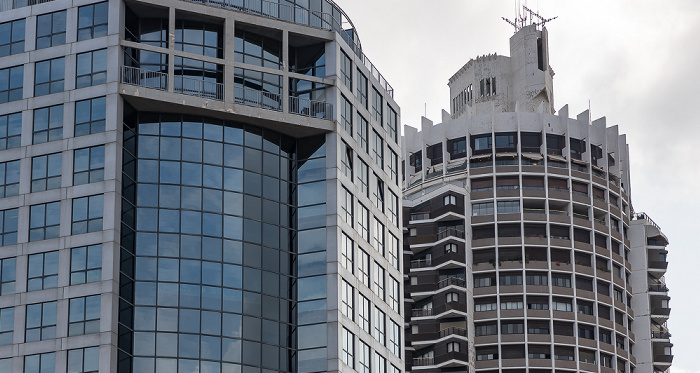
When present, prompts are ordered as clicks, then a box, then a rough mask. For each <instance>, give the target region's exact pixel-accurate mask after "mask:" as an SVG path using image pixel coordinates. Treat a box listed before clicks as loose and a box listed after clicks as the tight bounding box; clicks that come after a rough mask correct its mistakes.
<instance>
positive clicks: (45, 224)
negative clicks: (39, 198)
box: [29, 201, 61, 242]
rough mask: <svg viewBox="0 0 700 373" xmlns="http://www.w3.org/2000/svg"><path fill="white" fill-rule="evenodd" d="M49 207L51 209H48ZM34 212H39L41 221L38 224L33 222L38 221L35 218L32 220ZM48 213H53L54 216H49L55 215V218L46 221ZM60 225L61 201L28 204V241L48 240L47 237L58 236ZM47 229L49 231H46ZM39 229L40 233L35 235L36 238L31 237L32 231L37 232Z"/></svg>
mask: <svg viewBox="0 0 700 373" xmlns="http://www.w3.org/2000/svg"><path fill="white" fill-rule="evenodd" d="M40 209H41V210H40ZM49 209H51V211H49ZM35 213H37V214H41V220H42V221H41V224H40V225H35V223H39V222H38V221H37V220H34V217H35V216H34V214H35ZM49 213H51V214H55V216H54V215H52V216H51V218H54V217H55V220H54V219H51V221H48V215H49ZM37 218H39V216H37ZM60 226H61V201H54V202H47V203H39V204H36V205H32V206H30V208H29V242H33V241H41V240H48V239H52V238H57V237H59V236H60ZM49 229H50V231H48V233H47V230H49ZM39 230H40V231H41V235H40V236H35V237H36V238H32V231H35V232H39ZM39 237H40V238H39Z"/></svg>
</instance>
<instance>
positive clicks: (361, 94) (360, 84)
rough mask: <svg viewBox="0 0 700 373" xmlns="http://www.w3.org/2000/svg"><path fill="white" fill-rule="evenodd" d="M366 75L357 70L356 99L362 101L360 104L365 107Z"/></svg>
mask: <svg viewBox="0 0 700 373" xmlns="http://www.w3.org/2000/svg"><path fill="white" fill-rule="evenodd" d="M368 92H369V91H368V90H367V77H366V76H365V75H364V74H362V73H361V72H360V70H359V69H358V70H357V99H358V100H359V101H360V103H362V106H364V107H365V109H367V104H368V100H367V97H368Z"/></svg>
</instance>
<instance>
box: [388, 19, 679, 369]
mask: <svg viewBox="0 0 700 373" xmlns="http://www.w3.org/2000/svg"><path fill="white" fill-rule="evenodd" d="M538 22H539V21H538ZM515 26H516V33H515V35H514V36H512V37H511V39H510V57H507V56H500V55H485V56H481V57H478V58H476V59H472V60H471V61H469V62H468V63H467V64H466V65H464V67H462V68H461V69H460V70H459V71H457V72H456V73H455V74H454V75H453V76H452V77H451V78H450V80H449V88H450V98H451V106H450V108H451V109H450V112H449V113H448V112H446V111H443V114H442V123H439V124H433V123H432V122H431V121H430V120H428V119H426V118H423V119H422V123H421V126H420V129H416V128H413V127H408V126H405V127H404V138H403V149H402V158H403V159H404V165H403V167H404V175H405V179H404V180H403V187H404V192H403V193H404V196H403V223H404V227H405V228H404V232H405V236H404V253H405V254H404V255H405V258H404V272H405V276H404V280H405V281H406V282H405V310H406V311H405V315H406V331H405V334H406V371H411V372H484V373H496V372H504V373H525V372H528V373H544V372H557V373H563V372H579V371H581V372H600V373H613V372H635V373H640V372H644V373H657V372H664V371H666V370H667V369H668V368H669V366H670V363H671V361H672V355H671V346H672V345H671V343H670V340H669V337H670V334H668V331H667V329H666V326H665V322H666V320H667V318H668V315H669V305H668V300H669V298H668V296H667V290H668V289H667V288H666V287H665V285H664V281H663V274H664V272H665V270H666V265H667V263H666V256H665V254H666V251H665V246H666V245H667V244H668V241H667V240H666V238H665V236H664V235H663V233H661V231H660V229H659V227H658V226H657V225H656V224H654V223H653V222H652V221H651V220H650V219H649V218H648V217H647V216H646V215H644V214H637V213H635V210H634V208H633V206H632V203H631V190H632V188H631V185H630V173H629V167H630V163H632V162H635V160H634V159H630V157H629V150H628V147H629V146H634V145H633V144H632V145H628V144H627V139H626V137H625V135H623V134H620V133H619V129H618V127H617V126H608V125H607V123H606V120H605V118H600V119H596V120H592V118H591V114H590V112H589V111H584V112H583V113H581V114H579V115H577V116H576V117H575V118H570V115H569V109H568V106H564V107H562V108H561V109H559V111H558V112H556V113H555V110H554V92H553V76H554V72H553V70H552V68H551V67H550V64H549V50H548V34H547V30H546V28H544V27H541V24H536V23H534V22H529V21H527V22H521V23H520V24H515Z"/></svg>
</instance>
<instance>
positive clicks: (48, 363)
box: [24, 352, 56, 373]
mask: <svg viewBox="0 0 700 373" xmlns="http://www.w3.org/2000/svg"><path fill="white" fill-rule="evenodd" d="M55 370H56V354H55V353H54V352H50V353H46V354H39V355H30V356H25V357H24V373H50V372H53V371H55Z"/></svg>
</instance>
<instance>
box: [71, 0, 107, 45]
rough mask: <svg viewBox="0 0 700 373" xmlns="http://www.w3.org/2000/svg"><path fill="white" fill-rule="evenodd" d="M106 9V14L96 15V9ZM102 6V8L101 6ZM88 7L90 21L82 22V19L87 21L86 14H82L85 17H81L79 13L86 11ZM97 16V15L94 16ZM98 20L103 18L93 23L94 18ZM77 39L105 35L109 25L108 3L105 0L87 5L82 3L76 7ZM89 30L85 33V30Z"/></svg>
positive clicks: (81, 39)
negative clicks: (101, 20)
mask: <svg viewBox="0 0 700 373" xmlns="http://www.w3.org/2000/svg"><path fill="white" fill-rule="evenodd" d="M98 6H99V10H106V14H104V15H101V14H100V15H96V10H98ZM103 7H104V8H103ZM88 9H90V15H89V19H90V21H89V22H90V23H89V24H83V23H82V22H83V20H85V21H87V19H88V18H87V16H88V15H87V14H85V15H83V16H84V17H86V18H81V13H82V12H83V11H85V12H87V11H88ZM96 16H97V17H96ZM96 18H97V19H98V20H100V18H104V19H103V21H104V22H101V23H95V19H96ZM77 26H78V27H77V29H78V31H77V33H78V36H77V40H78V41H83V40H89V39H95V38H99V37H103V36H107V33H108V27H109V3H108V2H107V1H103V2H99V3H94V4H89V5H84V6H81V7H79V8H78V25H77ZM86 31H89V35H86V34H85V32H86Z"/></svg>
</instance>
